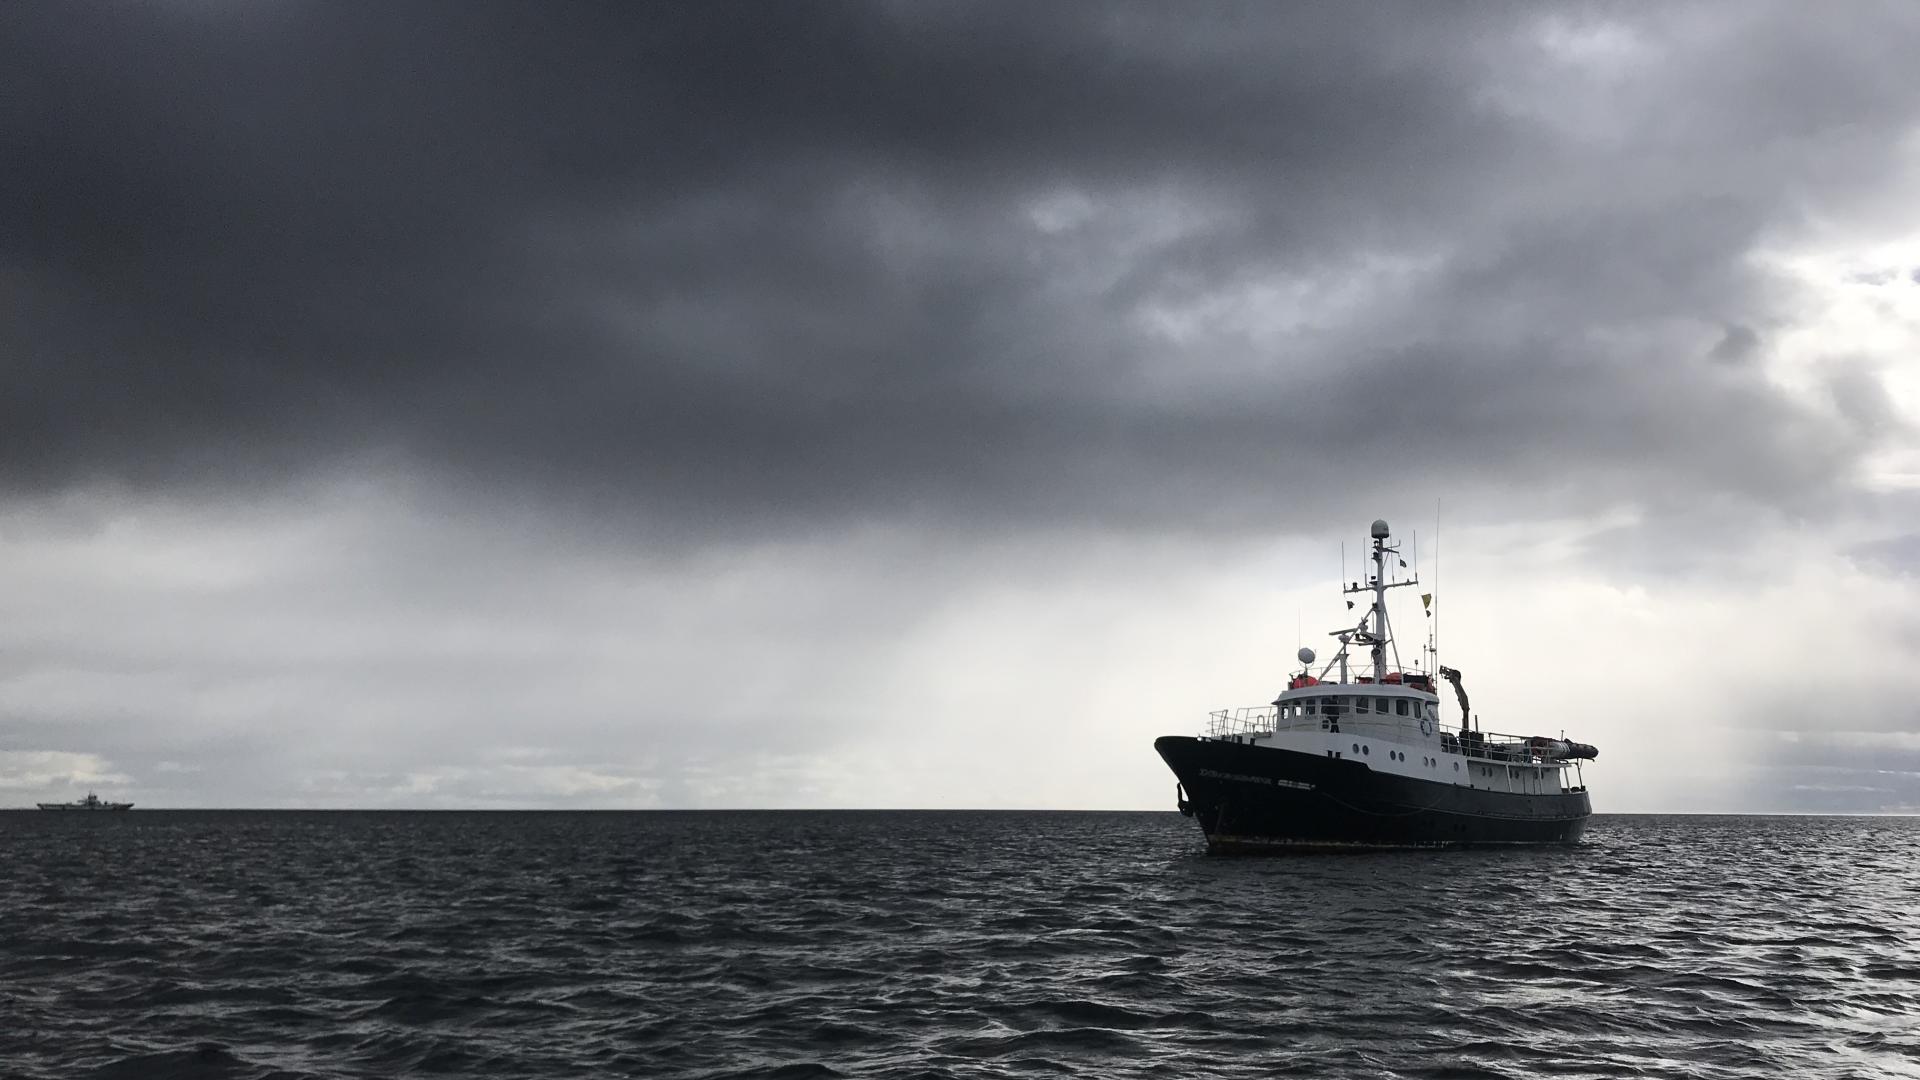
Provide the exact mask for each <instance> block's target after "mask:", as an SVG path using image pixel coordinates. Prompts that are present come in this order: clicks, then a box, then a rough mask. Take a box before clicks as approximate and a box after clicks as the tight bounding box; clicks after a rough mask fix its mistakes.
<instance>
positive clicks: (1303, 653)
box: [1295, 646, 1313, 664]
mask: <svg viewBox="0 0 1920 1080" xmlns="http://www.w3.org/2000/svg"><path fill="white" fill-rule="evenodd" d="M1295 655H1296V656H1298V657H1300V662H1301V663H1303V664H1311V663H1313V650H1312V649H1309V648H1306V647H1304V646H1303V647H1302V648H1301V649H1300V651H1299V652H1298V653H1296V654H1295Z"/></svg>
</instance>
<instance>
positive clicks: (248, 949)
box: [0, 810, 1920, 1080]
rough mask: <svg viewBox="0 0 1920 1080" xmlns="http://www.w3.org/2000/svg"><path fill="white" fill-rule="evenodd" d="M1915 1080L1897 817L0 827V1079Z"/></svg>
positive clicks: (1915, 884)
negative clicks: (1217, 824) (1258, 823)
mask: <svg viewBox="0 0 1920 1080" xmlns="http://www.w3.org/2000/svg"><path fill="white" fill-rule="evenodd" d="M1788 1074H1795V1075H1797V1076H1799V1077H1805V1078H1826V1077H1920V820H1914V819H1901V818H1744V817H1724V818H1700V817H1620V816H1600V817H1597V818H1596V819H1595V820H1594V823H1593V826H1592V828H1591V830H1590V834H1589V839H1588V841H1587V842H1585V843H1583V844H1582V845H1580V846H1579V847H1577V848H1571V849H1540V850H1506V851H1455V852H1434V853H1407V854H1394V853H1385V854H1365V855H1347V856H1312V857H1293V858H1273V859H1223V858H1210V857H1208V856H1206V855H1204V854H1202V845H1201V839H1200V836H1199V833H1198V831H1197V829H1195V828H1194V826H1193V825H1192V824H1191V823H1190V822H1188V821H1186V820H1185V819H1183V818H1181V817H1179V816H1177V815H1175V814H1172V813H1152V814H1148V813H1140V814H1125V813H1115V814H1070V813H932V812H926V813H922V812H898V813H853V812H845V813H843V812H821V813H633V814H622V813H608V814H566V813H559V814H535V813H526V814H521V813H502V814H458V813H454V814H446V813H280V812H205V813H202V812H184V811H182V812H166V811H148V810H135V811H133V812H132V813H130V814H126V815H53V814H39V813H35V812H23V813H6V814H0V1076H4V1077H9V1078H13V1077H32V1078H36V1080H37V1078H43V1077H44V1078H49V1080H51V1078H59V1080H70V1078H75V1077H116V1078H117V1077H124V1078H128V1080H146V1078H166V1077H218V1078H241V1077H287V1078H292V1077H397V1076H450V1077H529V1078H549V1077H552V1078H560V1077H568V1078H572V1077H689V1078H691V1077H703V1078H707V1077H714V1078H717V1077H746V1076H754V1077H796V1078H797V1077H833V1076H849V1077H1054V1076H1086V1077H1102V1078H1107V1077H1149V1076H1151V1077H1172V1078H1187V1077H1279V1076H1312V1077H1349V1076H1350V1077H1541V1076H1559V1077H1582V1076H1586V1077H1609V1078H1611V1077H1625V1076H1640V1077H1695V1078H1717V1077H1728V1078H1735V1077H1738V1078H1746V1077H1758V1076H1784V1075H1788Z"/></svg>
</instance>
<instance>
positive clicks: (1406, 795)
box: [1153, 521, 1599, 854]
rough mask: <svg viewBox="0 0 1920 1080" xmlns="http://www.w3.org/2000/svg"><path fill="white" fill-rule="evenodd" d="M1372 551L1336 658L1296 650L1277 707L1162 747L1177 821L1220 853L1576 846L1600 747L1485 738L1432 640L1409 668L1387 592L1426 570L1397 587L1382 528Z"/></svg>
mask: <svg viewBox="0 0 1920 1080" xmlns="http://www.w3.org/2000/svg"><path fill="white" fill-rule="evenodd" d="M1372 540H1373V544H1372V563H1373V567H1372V575H1371V577H1369V578H1368V580H1367V581H1366V582H1365V584H1362V583H1361V582H1358V581H1355V582H1350V583H1344V584H1343V588H1344V591H1345V592H1346V593H1348V594H1349V595H1352V594H1356V593H1371V594H1372V604H1371V606H1369V607H1368V609H1367V611H1366V613H1365V614H1364V615H1363V616H1361V618H1360V622H1359V624H1358V625H1356V626H1354V627H1352V628H1349V629H1342V630H1338V631H1335V632H1334V634H1333V637H1335V638H1336V639H1337V640H1338V641H1339V643H1340V647H1339V650H1338V652H1336V653H1335V654H1334V656H1333V657H1332V659H1330V660H1328V661H1326V662H1325V663H1324V664H1322V665H1320V666H1319V667H1318V668H1316V667H1315V666H1314V665H1315V661H1316V657H1315V655H1314V652H1313V650H1312V649H1307V648H1302V649H1301V650H1300V652H1299V660H1300V664H1301V667H1300V669H1299V670H1298V671H1296V672H1293V673H1292V674H1291V675H1290V676H1289V678H1288V679H1287V688H1286V689H1285V690H1284V691H1283V692H1281V694H1280V696H1279V697H1277V698H1275V699H1274V700H1273V702H1272V704H1269V705H1259V706H1251V707H1248V708H1242V709H1227V710H1221V711H1219V712H1215V713H1213V714H1212V716H1211V719H1210V722H1209V723H1208V725H1207V729H1206V732H1205V734H1203V735H1199V736H1187V735H1166V736H1162V737H1161V738H1159V739H1157V740H1155V742H1154V744H1153V745H1154V749H1156V750H1158V751H1159V752H1160V756H1161V757H1162V758H1163V759H1165V760H1166V763H1167V766H1168V767H1169V768H1171V769H1172V770H1173V773H1174V775H1175V776H1176V777H1178V778H1179V785H1178V787H1177V788H1176V789H1175V791H1176V798H1177V799H1178V804H1179V807H1180V811H1181V812H1182V813H1184V814H1188V815H1190V816H1192V817H1194V818H1195V819H1197V820H1198V821H1199V823H1200V828H1201V831H1203V832H1204V833H1205V834H1206V837H1207V849H1208V850H1209V851H1211V852H1214V853H1216V854H1250V853H1260V852H1276V853H1277V852H1289V851H1323V850H1341V849H1369V848H1433V847H1460V846H1468V845H1476V844H1570V843H1573V842H1575V841H1577V840H1579V839H1580V834H1581V832H1582V831H1584V830H1585V828H1586V825H1587V818H1588V816H1589V815H1591V814H1592V812H1593V807H1592V803H1591V802H1590V801H1589V800H1588V798H1587V786H1586V780H1585V777H1584V773H1583V772H1582V768H1581V762H1583V761H1587V760H1591V759H1593V758H1594V757H1597V756H1598V754H1599V751H1597V750H1595V749H1594V748H1593V747H1591V746H1588V745H1586V744H1583V743H1577V742H1571V741H1569V740H1567V739H1566V738H1564V737H1549V736H1544V735H1500V734H1495V733H1491V732H1482V731H1481V730H1480V726H1479V720H1478V717H1476V716H1474V715H1473V714H1472V712H1471V711H1470V709H1469V706H1468V700H1467V692H1466V689H1465V687H1464V686H1463V684H1462V682H1461V676H1460V672H1459V671H1457V670H1455V669H1453V668H1449V667H1444V666H1442V665H1440V663H1439V658H1438V655H1437V650H1436V646H1437V642H1436V641H1435V640H1434V638H1433V634H1432V631H1431V629H1429V630H1428V642H1427V643H1426V644H1424V645H1423V646H1422V648H1421V656H1420V660H1419V662H1418V663H1417V664H1415V665H1414V666H1412V667H1402V666H1400V663H1399V650H1398V647H1397V646H1396V645H1395V643H1394V637H1393V629H1392V625H1391V623H1390V622H1389V620H1388V618H1387V592H1388V590H1390V589H1394V588H1399V587H1403V586H1412V585H1417V584H1418V583H1419V577H1418V572H1417V568H1416V571H1415V573H1414V574H1413V575H1411V576H1407V577H1405V578H1404V579H1403V580H1397V581H1390V580H1389V576H1390V575H1389V570H1388V560H1389V559H1390V558H1391V559H1392V560H1393V561H1394V562H1395V563H1397V564H1398V567H1405V566H1406V565H1407V564H1406V561H1405V560H1404V559H1403V558H1401V557H1400V547H1399V545H1398V544H1397V543H1390V542H1389V540H1390V534H1389V531H1388V528H1387V523H1386V522H1385V521H1376V522H1374V523H1373V528H1372ZM1422 600H1423V605H1430V604H1431V601H1432V594H1427V595H1425V596H1424V597H1423V598H1422ZM1347 606H1348V607H1349V608H1352V606H1353V603H1352V602H1351V601H1349V602H1348V605H1347ZM1428 612H1429V618H1431V617H1432V614H1431V612H1432V609H1431V608H1430V607H1429V608H1428ZM1428 625H1429V627H1431V625H1432V623H1431V622H1429V624H1428ZM1390 658H1391V659H1392V661H1393V662H1392V663H1389V659H1390ZM1439 679H1444V680H1446V681H1447V682H1448V683H1450V684H1451V686H1452V688H1453V691H1454V694H1455V696H1456V697H1457V698H1458V701H1459V704H1460V719H1459V722H1458V723H1457V724H1449V723H1448V722H1446V721H1445V720H1444V719H1443V718H1442V716H1441V709H1440V697H1439V694H1438V693H1437V680H1439Z"/></svg>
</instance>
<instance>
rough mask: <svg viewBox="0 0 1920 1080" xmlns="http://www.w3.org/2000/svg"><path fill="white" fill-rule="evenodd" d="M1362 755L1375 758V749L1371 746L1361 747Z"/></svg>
mask: <svg viewBox="0 0 1920 1080" xmlns="http://www.w3.org/2000/svg"><path fill="white" fill-rule="evenodd" d="M1360 753H1361V754H1363V755H1365V756H1367V757H1372V756H1373V747H1371V746H1363V747H1361V748H1360Z"/></svg>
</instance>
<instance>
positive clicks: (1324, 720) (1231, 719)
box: [1206, 705, 1572, 766]
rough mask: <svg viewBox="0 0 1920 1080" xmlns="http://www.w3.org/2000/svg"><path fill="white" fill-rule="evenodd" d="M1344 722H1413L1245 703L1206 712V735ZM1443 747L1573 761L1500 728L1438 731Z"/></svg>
mask: <svg viewBox="0 0 1920 1080" xmlns="http://www.w3.org/2000/svg"><path fill="white" fill-rule="evenodd" d="M1340 720H1344V721H1345V722H1346V730H1347V731H1351V732H1354V733H1356V734H1357V733H1359V732H1360V731H1362V730H1367V731H1371V730H1373V729H1375V728H1377V727H1378V726H1380V723H1381V722H1387V723H1388V724H1389V726H1392V727H1396V728H1401V727H1405V728H1411V727H1412V725H1413V723H1417V721H1414V722H1412V723H1410V722H1409V718H1407V717H1404V716H1391V715H1389V714H1384V713H1349V714H1347V715H1345V716H1341V717H1332V716H1318V715H1315V716H1294V717H1289V718H1286V719H1281V718H1280V717H1279V710H1278V709H1276V708H1275V707H1274V706H1272V705H1248V706H1245V707H1243V708H1238V709H1216V710H1214V711H1213V712H1211V713H1209V714H1208V715H1207V727H1206V737H1207V738H1209V739H1228V738H1235V737H1240V738H1244V737H1246V736H1249V735H1267V734H1271V733H1272V732H1275V731H1328V730H1334V729H1333V728H1331V727H1330V726H1328V724H1329V722H1338V721H1340ZM1437 734H1438V737H1439V739H1440V742H1441V747H1442V749H1443V750H1444V751H1445V752H1447V753H1451V754H1460V755H1462V756H1464V757H1469V758H1478V759H1481V760H1485V761H1498V762H1513V763H1516V764H1529V765H1550V766H1566V765H1570V764H1572V761H1570V760H1569V759H1566V758H1559V757H1545V756H1542V754H1541V753H1539V752H1538V743H1537V741H1536V740H1539V739H1541V738H1542V736H1537V735H1536V736H1529V735H1507V734H1502V733H1500V732H1493V731H1487V732H1481V731H1474V732H1467V733H1466V734H1465V735H1464V737H1463V735H1462V733H1461V732H1460V731H1459V730H1458V729H1457V728H1455V729H1451V730H1444V731H1440V732H1438V733H1437Z"/></svg>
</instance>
